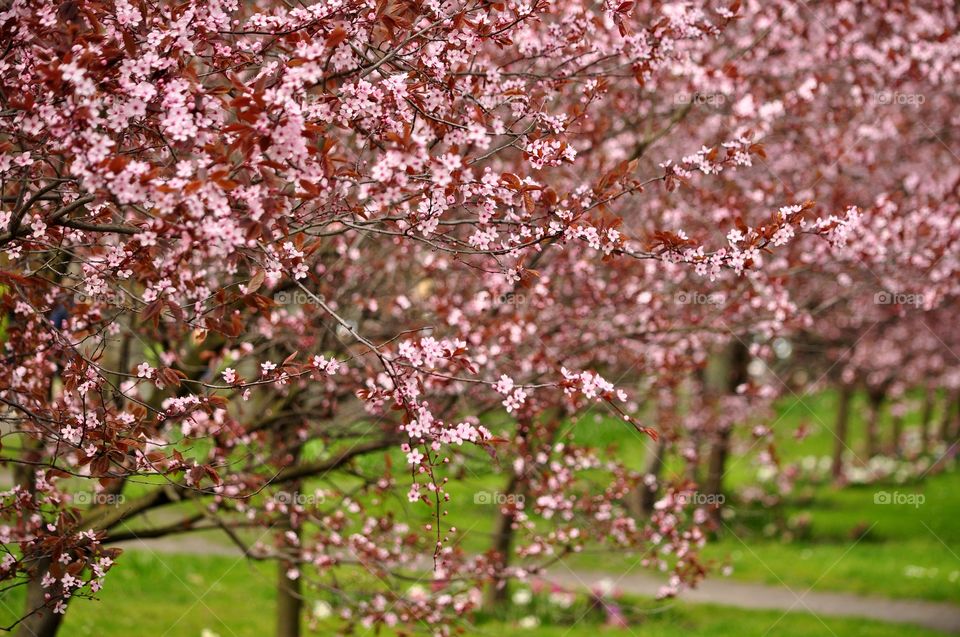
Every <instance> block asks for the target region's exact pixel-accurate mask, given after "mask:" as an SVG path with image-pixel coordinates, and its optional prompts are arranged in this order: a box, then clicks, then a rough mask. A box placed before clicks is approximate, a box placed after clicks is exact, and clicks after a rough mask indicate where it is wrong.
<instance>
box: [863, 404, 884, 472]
mask: <svg viewBox="0 0 960 637" xmlns="http://www.w3.org/2000/svg"><path fill="white" fill-rule="evenodd" d="M867 398H868V400H869V402H870V406H869V410H868V413H867V429H866V438H867V458H872V457H874V456H876V455H877V454H879V453H880V417H881V415H882V413H883V400H884V398H885V395H884V392H883V391H878V390H871V391H869V392H868V394H867Z"/></svg>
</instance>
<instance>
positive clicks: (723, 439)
mask: <svg viewBox="0 0 960 637" xmlns="http://www.w3.org/2000/svg"><path fill="white" fill-rule="evenodd" d="M729 356H730V357H729V364H728V366H727V369H726V373H727V376H726V380H725V383H724V385H725V387H724V390H725V393H726V394H734V393H735V392H736V390H737V387H739V386H740V385H741V384H743V383H745V382H746V381H747V378H748V376H747V365H748V363H749V362H750V352H749V350H748V349H747V346H746V345H744V344H743V342H742V341H740V340H739V339H738V340H737V341H736V342H735V343H734V344H733V346H732V348H731V350H730V354H729ZM731 434H732V427H725V428H723V429H721V430H720V431H718V432H716V434H715V437H714V440H713V444H712V446H711V447H710V454H709V456H708V462H707V478H706V482H705V484H704V492H705V493H706V494H707V495H710V496H713V501H714V502H715V503H716V504H715V505H714V507H713V508H712V509H711V511H712V515H713V518H714V521H715V522H716V523H718V524H719V523H720V511H721V508H722V507H721V504H720V503H721V502H722V500H723V477H724V474H725V473H726V466H727V457H728V456H729V455H730V437H731Z"/></svg>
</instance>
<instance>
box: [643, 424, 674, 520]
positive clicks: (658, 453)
mask: <svg viewBox="0 0 960 637" xmlns="http://www.w3.org/2000/svg"><path fill="white" fill-rule="evenodd" d="M666 455H667V438H666V436H664V435H661V436H660V438H658V439H657V446H656V448H655V449H654V451H653V457H652V458H650V464H649V465H647V475H652V476H653V477H654V478H656V479H657V480H658V481H659V480H660V473H661V472H662V471H663V465H664V456H666ZM658 490H659V489H658V487H657V485H656V484H655V485H653V488H650V487H648V486H647V485H646V484H644V485H643V486H642V487H641V488H640V512H641V514H642V515H643V516H644V517H649V516H650V514H651V513H653V505H654V504H655V503H656V502H657V492H658Z"/></svg>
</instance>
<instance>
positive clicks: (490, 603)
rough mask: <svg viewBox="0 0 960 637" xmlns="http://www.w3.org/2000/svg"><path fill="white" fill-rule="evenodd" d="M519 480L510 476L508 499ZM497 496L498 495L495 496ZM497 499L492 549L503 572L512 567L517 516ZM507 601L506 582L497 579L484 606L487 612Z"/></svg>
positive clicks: (506, 493) (487, 595) (487, 594)
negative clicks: (511, 549)
mask: <svg viewBox="0 0 960 637" xmlns="http://www.w3.org/2000/svg"><path fill="white" fill-rule="evenodd" d="M518 483H519V479H518V477H517V475H516V474H514V473H511V474H510V480H509V481H508V482H507V486H506V490H505V491H504V494H503V495H506V496H507V497H509V496H512V495H514V493H515V492H516V490H517V485H518ZM494 495H495V496H496V495H498V494H494ZM496 499H497V498H496V497H495V498H494V500H495V502H494V504H495V505H496V506H497V522H496V525H495V526H494V529H493V544H492V545H491V547H490V549H491V551H492V552H493V555H494V560H495V564H496V570H497V571H502V570H503V569H505V568H507V566H509V565H510V548H511V546H512V545H513V522H514V519H515V517H516V516H515V515H514V514H513V513H512V511H511V510H510V509H509V507H508V509H507V511H506V512H504V510H503V508H502V507H501V506H500V505H499V504H498V503H496ZM506 600H507V587H506V585H505V580H501V579H499V578H498V579H496V580H494V581H493V582H492V583H491V584H490V586H489V587H488V588H487V590H486V594H485V599H484V606H485V607H486V608H487V610H488V611H489V610H493V609H494V608H496V607H497V606H499V605H501V604H502V603H503V602H505V601H506Z"/></svg>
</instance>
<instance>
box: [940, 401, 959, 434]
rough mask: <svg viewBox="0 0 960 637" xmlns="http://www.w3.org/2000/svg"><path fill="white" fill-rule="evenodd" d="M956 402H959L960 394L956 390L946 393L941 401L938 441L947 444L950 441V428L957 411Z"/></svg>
mask: <svg viewBox="0 0 960 637" xmlns="http://www.w3.org/2000/svg"><path fill="white" fill-rule="evenodd" d="M958 403H960V394H958V393H957V392H952V393H950V394H948V395H947V397H946V398H945V399H944V403H943V417H942V418H940V431H939V432H938V434H937V437H938V438H939V439H940V442H943V443H946V444H948V445H949V444H950V443H951V442H952V440H951V436H950V429H951V425H952V424H953V419H954V417H955V414H956V412H957V407H958Z"/></svg>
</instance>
